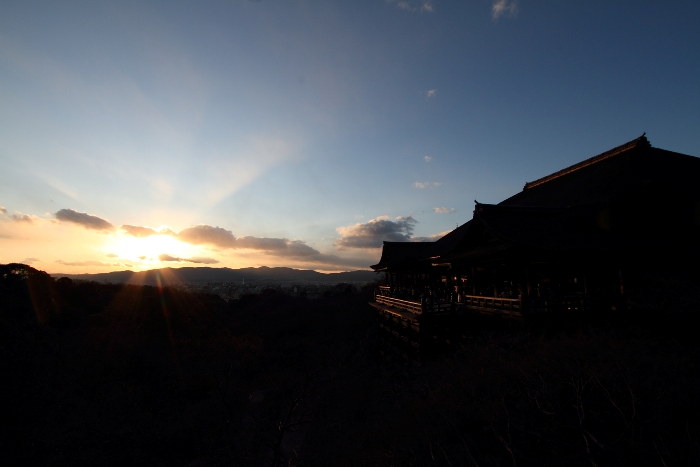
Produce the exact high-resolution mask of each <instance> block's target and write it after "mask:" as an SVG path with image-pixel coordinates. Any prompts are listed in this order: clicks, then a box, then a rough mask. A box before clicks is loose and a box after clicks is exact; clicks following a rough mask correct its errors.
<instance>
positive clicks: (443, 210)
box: [433, 208, 457, 214]
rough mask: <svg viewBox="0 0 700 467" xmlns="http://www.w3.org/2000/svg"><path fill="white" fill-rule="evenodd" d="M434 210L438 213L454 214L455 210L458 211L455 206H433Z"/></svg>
mask: <svg viewBox="0 0 700 467" xmlns="http://www.w3.org/2000/svg"><path fill="white" fill-rule="evenodd" d="M433 212H436V213H438V214H452V213H453V212H457V210H456V209H455V208H450V209H447V208H433Z"/></svg>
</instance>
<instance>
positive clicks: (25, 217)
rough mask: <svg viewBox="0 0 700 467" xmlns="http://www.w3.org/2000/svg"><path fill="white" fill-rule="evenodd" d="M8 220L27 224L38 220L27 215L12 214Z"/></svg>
mask: <svg viewBox="0 0 700 467" xmlns="http://www.w3.org/2000/svg"><path fill="white" fill-rule="evenodd" d="M10 219H12V220H13V221H15V222H24V223H27V224H33V223H34V222H35V221H37V220H39V218H38V217H37V216H32V215H29V214H21V213H20V214H12V215H11V216H10Z"/></svg>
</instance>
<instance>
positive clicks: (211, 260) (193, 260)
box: [183, 257, 219, 264]
mask: <svg viewBox="0 0 700 467" xmlns="http://www.w3.org/2000/svg"><path fill="white" fill-rule="evenodd" d="M183 261H187V262H188V263H196V264H216V263H218V262H219V260H218V259H214V258H201V257H196V258H189V259H185V260H183Z"/></svg>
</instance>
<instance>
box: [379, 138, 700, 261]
mask: <svg viewBox="0 0 700 467" xmlns="http://www.w3.org/2000/svg"><path fill="white" fill-rule="evenodd" d="M699 180H700V158H697V157H692V156H688V155H685V154H679V153H676V152H672V151H666V150H663V149H658V148H654V147H652V146H651V144H650V143H649V141H648V140H647V138H646V136H645V135H642V136H640V137H639V138H637V139H634V140H632V141H630V142H627V143H625V144H623V145H621V146H618V147H616V148H613V149H611V150H609V151H606V152H604V153H602V154H599V155H597V156H594V157H591V158H589V159H586V160H584V161H582V162H579V163H578V164H574V165H572V166H570V167H567V168H565V169H562V170H559V171H557V172H554V173H552V174H550V175H547V176H545V177H542V178H540V179H538V180H535V181H533V182H529V183H526V184H525V187H524V188H523V190H522V191H521V192H520V193H517V194H516V195H514V196H511V197H510V198H508V199H506V200H504V201H502V202H501V203H499V204H498V205H488V204H479V203H477V204H476V208H475V210H474V217H473V219H472V220H471V221H469V222H467V223H465V224H463V225H461V226H460V227H458V228H456V229H455V230H453V231H452V232H450V233H449V234H447V235H445V236H444V237H442V238H441V239H440V240H438V241H436V242H384V249H383V251H382V258H381V260H380V261H379V263H378V264H376V265H374V266H372V268H373V269H375V270H383V269H386V268H387V267H389V268H402V267H405V266H406V265H408V264H413V265H415V264H417V263H419V262H424V264H432V263H433V262H436V263H446V262H450V261H452V260H457V259H460V258H462V259H464V258H476V257H488V256H492V255H503V254H508V253H507V251H509V249H511V248H526V249H529V250H539V251H549V252H556V251H561V252H564V251H566V252H574V251H575V252H579V253H584V254H585V253H586V252H600V253H605V252H613V251H615V252H618V253H624V252H627V253H633V252H642V251H645V252H652V251H658V252H661V251H665V252H670V251H676V250H678V251H681V250H683V249H685V250H686V251H690V250H693V251H695V250H699V249H700V242H698V239H697V238H696V237H697V230H696V229H695V230H692V231H685V232H684V231H682V229H680V230H679V227H678V226H680V225H681V224H680V223H678V222H676V224H672V223H668V222H667V221H669V220H670V219H671V217H672V216H673V215H676V217H677V219H676V221H677V220H678V219H680V217H678V216H677V214H678V213H680V216H681V217H682V216H686V213H685V212H686V211H688V212H690V211H691V210H692V209H694V210H695V212H696V213H695V216H696V220H695V223H696V224H695V225H697V222H698V220H697V216H698V212H700V182H699ZM693 206H695V207H693ZM610 209H612V210H615V209H617V210H618V211H617V212H623V217H622V218H620V219H621V220H623V221H625V222H627V224H626V225H628V227H629V226H631V227H632V228H628V230H627V231H625V232H623V231H617V232H616V233H613V232H611V231H610V229H609V228H606V227H605V226H603V225H602V224H601V222H602V221H600V219H599V216H601V215H602V214H601V213H603V212H605V211H606V210H610ZM620 210H622V211H620ZM676 211H677V212H676ZM611 212H612V211H611ZM662 212H663V213H664V216H660V215H659V214H660V213H662ZM625 215H626V216H627V217H626V218H624V216H625ZM597 216H598V218H597ZM652 216H653V218H654V219H656V221H657V224H658V225H655V226H654V228H650V224H649V222H651V221H652ZM596 219H597V220H596ZM629 219H632V221H633V222H629ZM634 222H637V223H636V224H635V223H634ZM683 222H686V223H687V221H683ZM645 223H646V224H645ZM621 225H622V224H621ZM683 228H685V227H683ZM606 229H607V230H606ZM635 229H636V230H635ZM686 230H687V229H686ZM671 238H673V241H671Z"/></svg>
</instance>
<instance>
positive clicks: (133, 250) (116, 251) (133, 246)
mask: <svg viewBox="0 0 700 467" xmlns="http://www.w3.org/2000/svg"><path fill="white" fill-rule="evenodd" d="M103 249H104V252H105V254H113V255H117V256H118V257H119V258H120V259H125V260H129V261H130V262H132V263H142V264H143V266H144V267H147V266H150V264H152V263H154V262H160V261H159V260H158V257H159V256H160V255H163V254H165V255H169V256H173V257H176V258H189V257H192V256H198V255H200V254H199V253H200V252H199V248H198V247H195V246H192V245H188V244H186V243H183V242H181V241H179V240H177V239H176V238H174V237H172V236H170V235H151V236H149V237H142V238H138V237H134V236H131V235H128V234H124V233H119V234H118V235H116V236H114V237H113V238H111V239H110V240H108V241H107V242H106V243H105V245H104V246H103ZM149 263H150V264H149Z"/></svg>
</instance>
